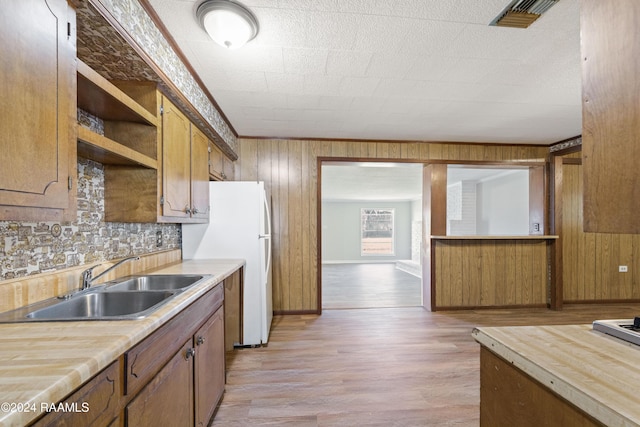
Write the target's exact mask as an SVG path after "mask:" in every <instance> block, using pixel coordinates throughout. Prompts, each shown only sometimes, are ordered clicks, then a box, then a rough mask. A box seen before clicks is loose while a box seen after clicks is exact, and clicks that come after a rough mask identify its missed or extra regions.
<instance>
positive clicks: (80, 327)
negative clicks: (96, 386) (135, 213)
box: [0, 259, 245, 426]
mask: <svg viewBox="0 0 640 427" xmlns="http://www.w3.org/2000/svg"><path fill="white" fill-rule="evenodd" d="M244 263H245V261H244V260H240V259H232V260H222V259H218V260H187V261H183V262H180V263H176V264H173V265H169V266H165V267H162V268H158V269H155V270H152V271H149V272H146V273H151V274H210V275H212V278H211V279H210V280H208V281H207V282H206V283H203V284H201V285H199V286H196V287H194V288H192V289H188V290H186V291H185V292H183V293H182V294H180V295H178V296H177V297H176V298H175V299H173V300H172V301H169V302H168V303H167V304H166V305H164V306H163V307H161V308H160V309H158V311H156V312H155V313H153V314H151V315H150V316H149V317H147V318H145V319H140V320H112V321H82V322H43V323H12V324H0V426H23V425H26V424H28V423H29V422H31V421H33V420H34V419H36V418H37V417H38V416H39V415H40V414H41V410H40V408H41V407H42V406H44V405H43V404H49V405H51V404H54V403H56V402H59V401H60V400H62V399H64V398H65V397H66V396H67V395H68V394H69V393H71V392H72V391H73V390H75V389H76V388H78V387H79V386H80V385H82V384H83V383H84V382H86V381H87V380H89V379H90V378H92V377H93V376H94V375H96V374H97V373H98V372H100V371H101V370H102V369H104V368H105V367H107V366H108V365H109V364H111V363H112V362H113V361H114V360H116V359H117V358H118V357H119V356H120V355H121V354H123V353H124V352H125V351H127V350H128V349H129V348H131V347H132V346H134V345H135V344H137V343H138V342H140V341H142V340H143V339H144V338H145V337H147V336H148V335H149V334H150V333H151V332H153V331H155V330H156V329H157V328H158V327H159V326H161V325H162V324H164V323H165V322H166V321H167V320H169V319H170V318H172V317H173V316H175V315H176V314H177V313H178V312H180V311H181V310H182V309H184V308H185V307H187V306H188V305H189V304H191V303H192V302H194V301H195V300H196V299H198V298H199V297H200V296H202V295H203V294H204V293H206V292H207V291H208V290H209V289H211V288H213V287H214V286H215V285H216V284H218V283H220V282H221V281H222V280H224V279H225V278H226V277H227V276H229V275H230V274H231V273H233V272H234V271H236V270H237V269H239V268H240V267H242V266H244ZM7 404H9V405H13V406H14V407H16V406H18V405H23V406H25V407H26V408H28V409H23V410H22V411H15V412H12V411H7V410H6V409H7V407H6V405H7ZM33 407H35V412H34V411H32V410H31V409H32V408H33Z"/></svg>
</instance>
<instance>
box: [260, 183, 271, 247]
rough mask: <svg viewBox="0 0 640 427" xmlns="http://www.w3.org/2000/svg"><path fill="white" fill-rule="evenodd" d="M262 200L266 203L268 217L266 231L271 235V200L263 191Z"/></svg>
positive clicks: (265, 210)
mask: <svg viewBox="0 0 640 427" xmlns="http://www.w3.org/2000/svg"><path fill="white" fill-rule="evenodd" d="M262 202H263V203H264V212H265V214H266V217H267V223H266V224H265V225H264V228H265V230H264V231H265V233H266V235H267V236H270V235H271V209H269V202H268V201H267V193H266V192H264V193H262Z"/></svg>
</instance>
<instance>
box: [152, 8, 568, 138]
mask: <svg viewBox="0 0 640 427" xmlns="http://www.w3.org/2000/svg"><path fill="white" fill-rule="evenodd" d="M149 1H150V3H151V5H152V6H153V8H154V9H155V10H156V12H157V13H158V15H159V17H160V19H161V20H162V21H163V23H164V24H165V26H166V27H167V28H168V29H169V32H170V33H171V35H172V36H173V37H174V39H175V40H176V42H177V43H178V45H179V46H180V49H181V50H182V51H183V52H184V54H185V55H186V57H187V58H188V60H189V61H190V62H191V64H192V66H193V67H194V69H195V70H196V72H197V73H198V75H199V76H200V78H201V79H202V81H203V82H204V84H205V85H206V86H207V89H208V90H209V91H210V93H211V94H212V95H213V97H214V98H215V99H216V101H217V102H218V104H219V105H220V107H221V109H222V111H223V112H224V114H225V115H226V116H227V117H228V119H229V121H230V122H231V125H232V126H233V127H234V128H235V130H236V131H237V133H238V134H239V135H241V136H271V137H276V136H277V137H293V138H296V137H297V138H355V139H388V140H432V141H433V140H438V141H469V142H502V143H521V144H551V143H553V142H557V141H559V140H562V139H566V138H570V137H573V136H576V135H579V134H580V133H581V105H580V37H579V36H580V32H579V10H578V3H577V0H560V2H559V3H558V4H557V5H555V6H553V7H552V8H551V9H550V10H549V11H548V12H547V13H546V14H545V15H543V16H542V17H541V18H540V19H539V20H538V21H537V22H535V23H534V24H533V25H532V26H530V27H529V28H528V29H514V28H501V27H490V26H488V25H487V24H488V23H489V22H491V20H492V19H493V18H494V17H495V16H496V15H497V14H498V13H500V12H501V11H502V10H503V9H504V8H505V6H506V5H507V4H509V3H510V1H509V0H244V1H243V3H244V4H245V5H246V6H248V7H250V8H251V10H252V11H253V12H254V14H255V15H256V16H257V18H258V20H259V22H260V33H259V34H258V36H257V38H256V39H254V40H253V41H251V42H250V43H249V44H247V45H246V46H244V47H243V48H242V49H239V50H233V51H230V50H226V49H225V48H222V47H220V46H218V45H216V44H215V43H214V42H213V41H211V40H210V39H209V38H208V36H207V34H206V33H205V32H204V30H202V29H201V28H200V26H199V24H198V22H197V20H196V18H195V10H196V8H197V6H198V5H199V4H200V3H201V2H202V0H149Z"/></svg>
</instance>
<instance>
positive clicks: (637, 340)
mask: <svg viewBox="0 0 640 427" xmlns="http://www.w3.org/2000/svg"><path fill="white" fill-rule="evenodd" d="M593 330H594V331H599V332H604V333H605V334H608V335H611V336H614V337H616V338H619V339H621V340H624V341H626V342H630V343H632V344H636V345H640V317H634V318H633V320H630V319H629V320H627V319H623V320H596V321H595V322H593Z"/></svg>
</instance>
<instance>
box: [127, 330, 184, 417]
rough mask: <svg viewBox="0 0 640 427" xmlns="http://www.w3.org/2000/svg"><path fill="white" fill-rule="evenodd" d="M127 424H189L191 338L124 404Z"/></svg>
mask: <svg viewBox="0 0 640 427" xmlns="http://www.w3.org/2000/svg"><path fill="white" fill-rule="evenodd" d="M125 413H126V415H125V420H126V425H127V426H128V427H138V426H140V427H143V426H172V427H181V426H183V427H191V426H193V357H192V342H191V340H189V341H187V342H185V343H184V344H183V345H182V348H181V349H180V351H178V352H177V353H176V354H175V356H173V358H171V360H169V363H167V364H166V365H165V366H164V367H163V368H162V369H161V370H160V372H158V374H157V375H156V376H155V377H154V378H153V380H151V382H150V383H149V384H147V386H146V387H145V388H144V389H142V391H141V392H140V393H139V394H138V396H136V398H135V399H133V401H132V402H131V403H130V404H129V405H127V408H126V410H125Z"/></svg>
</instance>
